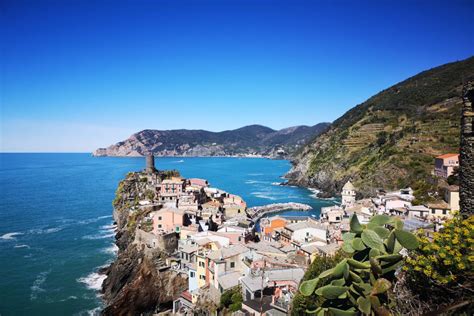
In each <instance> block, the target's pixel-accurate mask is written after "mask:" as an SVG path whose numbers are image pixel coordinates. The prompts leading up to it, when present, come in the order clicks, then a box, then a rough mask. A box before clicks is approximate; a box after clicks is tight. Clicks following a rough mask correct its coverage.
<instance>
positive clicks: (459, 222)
mask: <svg viewBox="0 0 474 316" xmlns="http://www.w3.org/2000/svg"><path fill="white" fill-rule="evenodd" d="M418 239H419V242H420V246H419V247H418V248H417V249H416V250H413V251H411V252H409V253H408V258H407V259H406V262H405V265H404V266H403V268H402V271H403V273H401V274H400V276H399V279H400V281H399V283H398V284H397V287H398V289H399V292H397V293H396V300H397V304H396V306H395V309H396V310H395V314H402V315H420V314H431V315H471V313H470V312H471V311H472V310H473V308H474V306H473V305H474V291H473V284H474V273H473V271H474V216H470V217H469V218H465V219H464V218H462V217H461V216H460V215H458V214H456V215H455V216H454V218H453V219H451V220H449V221H447V222H446V223H445V224H444V229H443V230H441V231H440V232H437V233H434V235H433V239H432V240H430V239H428V238H427V237H425V236H423V235H421V232H420V236H419V237H418Z"/></svg>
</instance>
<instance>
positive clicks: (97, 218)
mask: <svg viewBox="0 0 474 316" xmlns="http://www.w3.org/2000/svg"><path fill="white" fill-rule="evenodd" d="M111 217H112V215H104V216H98V217H94V218H88V219H83V220H80V221H77V223H78V224H81V225H83V224H90V223H95V222H98V221H100V220H101V219H105V218H111Z"/></svg>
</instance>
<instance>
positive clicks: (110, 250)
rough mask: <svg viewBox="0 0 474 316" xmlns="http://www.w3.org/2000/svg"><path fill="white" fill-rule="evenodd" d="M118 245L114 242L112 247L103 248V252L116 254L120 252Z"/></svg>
mask: <svg viewBox="0 0 474 316" xmlns="http://www.w3.org/2000/svg"><path fill="white" fill-rule="evenodd" d="M118 249H119V248H118V247H117V245H116V244H112V245H111V246H110V247H107V248H104V249H102V252H103V253H106V254H111V255H116V254H117V253H118Z"/></svg>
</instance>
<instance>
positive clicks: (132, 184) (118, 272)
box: [101, 173, 187, 315]
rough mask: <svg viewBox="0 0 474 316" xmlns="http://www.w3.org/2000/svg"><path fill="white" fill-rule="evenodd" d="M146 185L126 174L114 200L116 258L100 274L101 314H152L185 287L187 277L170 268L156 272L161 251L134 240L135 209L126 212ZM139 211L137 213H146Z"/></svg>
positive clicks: (170, 302) (133, 175) (168, 302)
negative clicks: (102, 276) (148, 249)
mask: <svg viewBox="0 0 474 316" xmlns="http://www.w3.org/2000/svg"><path fill="white" fill-rule="evenodd" d="M144 186H145V184H144V183H143V182H141V181H140V180H139V178H138V177H137V174H133V173H131V174H129V175H127V178H126V179H125V180H124V181H122V182H121V183H120V185H119V188H118V189H117V192H116V195H117V198H116V200H115V201H114V220H115V222H116V223H117V234H116V244H117V246H118V247H119V252H118V256H117V258H116V260H115V261H114V262H113V263H112V264H111V265H110V266H109V267H108V268H106V269H104V270H103V271H101V272H103V273H105V274H106V275H107V278H106V279H105V280H104V283H103V284H102V292H103V295H104V296H103V298H104V301H105V303H106V307H105V309H104V310H103V311H102V314H103V315H138V314H141V313H153V312H155V311H159V310H160V309H162V308H163V307H169V306H171V304H172V302H173V300H174V299H176V298H178V296H179V295H180V294H181V293H182V292H183V291H184V290H185V289H186V288H187V277H186V276H184V275H182V274H178V273H176V272H174V271H172V270H165V271H161V272H160V271H158V269H157V267H156V265H155V262H157V261H158V260H160V258H162V257H163V254H162V253H161V252H160V251H156V252H147V254H146V255H145V252H144V251H143V249H138V248H137V245H136V244H134V243H133V241H134V238H135V225H134V224H133V223H135V222H136V221H138V220H139V219H140V217H137V215H136V214H137V212H135V215H134V216H130V213H129V207H130V204H129V201H130V198H131V197H138V196H140V194H143V192H141V191H144V188H145V187H144ZM145 215H146V213H142V214H141V215H140V216H145Z"/></svg>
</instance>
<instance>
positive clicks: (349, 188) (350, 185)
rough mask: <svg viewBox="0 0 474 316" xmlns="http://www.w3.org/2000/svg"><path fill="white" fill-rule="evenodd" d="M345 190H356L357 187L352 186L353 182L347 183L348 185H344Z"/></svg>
mask: <svg viewBox="0 0 474 316" xmlns="http://www.w3.org/2000/svg"><path fill="white" fill-rule="evenodd" d="M342 189H343V190H351V191H353V190H355V187H354V185H353V184H352V182H350V181H347V182H346V184H344V186H343V187H342Z"/></svg>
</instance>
